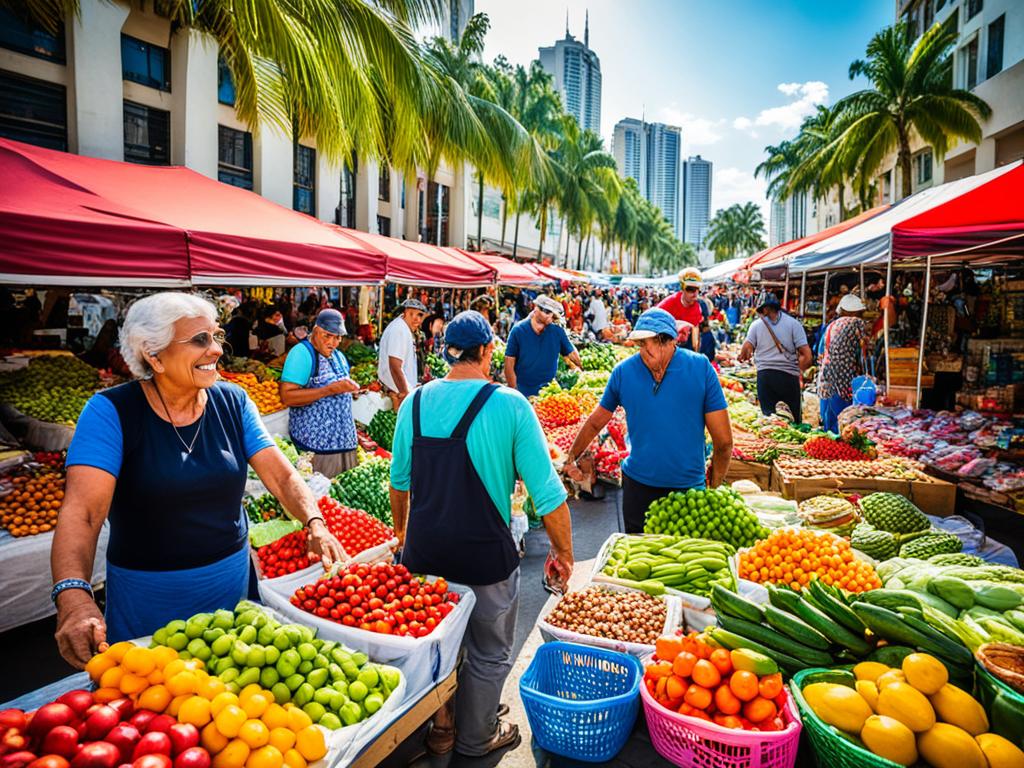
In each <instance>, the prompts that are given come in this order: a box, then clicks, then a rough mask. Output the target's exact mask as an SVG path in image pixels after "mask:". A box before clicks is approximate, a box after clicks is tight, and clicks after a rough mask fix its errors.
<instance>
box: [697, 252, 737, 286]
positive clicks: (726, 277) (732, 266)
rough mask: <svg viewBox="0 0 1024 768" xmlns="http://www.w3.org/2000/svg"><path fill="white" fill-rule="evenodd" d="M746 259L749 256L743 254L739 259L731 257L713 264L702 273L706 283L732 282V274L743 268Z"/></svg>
mask: <svg viewBox="0 0 1024 768" xmlns="http://www.w3.org/2000/svg"><path fill="white" fill-rule="evenodd" d="M746 261H747V257H746V256H743V257H741V258H739V259H729V260H728V261H723V262H720V263H718V264H712V265H711V266H710V267H708V268H707V269H705V270H704V271H703V272H702V273H701V277H702V278H703V280H704V282H705V283H727V282H730V281H731V280H732V276H733V275H735V274H736V273H737V272H739V271H740V270H741V269H743V264H744V263H745V262H746Z"/></svg>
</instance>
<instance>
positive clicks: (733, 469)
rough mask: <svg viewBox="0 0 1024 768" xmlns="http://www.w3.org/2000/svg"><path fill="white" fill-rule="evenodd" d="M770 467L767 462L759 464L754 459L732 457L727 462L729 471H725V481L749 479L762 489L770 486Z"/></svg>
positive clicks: (733, 481) (732, 481)
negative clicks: (745, 459) (746, 459)
mask: <svg viewBox="0 0 1024 768" xmlns="http://www.w3.org/2000/svg"><path fill="white" fill-rule="evenodd" d="M771 478H772V468H771V466H769V465H768V464H759V463H757V462H755V461H743V460H742V459H733V460H732V461H730V462H729V471H728V472H726V473H725V482H726V483H735V482H736V481H737V480H750V481H751V482H754V483H756V484H757V486H758V487H759V488H761V489H762V490H768V489H769V488H770V487H771Z"/></svg>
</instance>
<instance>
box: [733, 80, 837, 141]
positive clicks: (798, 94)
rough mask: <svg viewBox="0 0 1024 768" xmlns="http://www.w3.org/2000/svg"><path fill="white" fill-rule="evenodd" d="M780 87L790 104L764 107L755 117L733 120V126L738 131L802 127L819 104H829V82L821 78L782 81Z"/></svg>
mask: <svg viewBox="0 0 1024 768" xmlns="http://www.w3.org/2000/svg"><path fill="white" fill-rule="evenodd" d="M778 89H779V92H780V93H782V94H783V95H784V96H788V97H789V98H790V101H789V103H788V104H783V105H781V106H778V107H769V108H767V109H762V110H761V111H760V112H758V114H757V116H756V117H755V118H753V119H751V118H749V117H737V118H736V119H735V120H733V122H732V125H733V128H735V129H736V130H738V131H751V129H753V128H755V127H763V128H782V129H784V130H793V129H795V128H799V127H800V123H802V122H803V120H804V118H805V117H808V116H809V115H812V114H814V110H815V107H817V106H818V105H819V104H828V84H827V83H823V82H821V81H820V80H808V81H807V82H806V83H780V84H779V85H778ZM752 135H756V134H752Z"/></svg>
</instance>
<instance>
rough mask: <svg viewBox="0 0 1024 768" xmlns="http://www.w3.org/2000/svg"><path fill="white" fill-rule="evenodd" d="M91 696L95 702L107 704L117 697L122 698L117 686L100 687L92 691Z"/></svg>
mask: <svg viewBox="0 0 1024 768" xmlns="http://www.w3.org/2000/svg"><path fill="white" fill-rule="evenodd" d="M92 698H93V701H95V702H96V703H97V704H109V703H110V702H112V701H116V700H117V699H123V698H124V694H123V693H121V690H120V689H119V688H100V689H99V690H97V691H95V692H94V693H93V695H92Z"/></svg>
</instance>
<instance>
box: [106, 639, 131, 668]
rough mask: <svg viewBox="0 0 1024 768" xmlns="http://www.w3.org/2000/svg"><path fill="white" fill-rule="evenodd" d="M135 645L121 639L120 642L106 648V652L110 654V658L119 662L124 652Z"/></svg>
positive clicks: (122, 658)
mask: <svg viewBox="0 0 1024 768" xmlns="http://www.w3.org/2000/svg"><path fill="white" fill-rule="evenodd" d="M135 647H136V646H135V644H134V643H130V642H128V641H127V640H122V641H121V642H120V643H114V644H113V645H112V646H110V647H109V648H107V653H108V654H110V658H112V659H113V660H114V661H116V662H117V663H118V664H120V663H121V661H122V660H124V657H125V654H126V653H128V651H129V650H131V649H132V648H135Z"/></svg>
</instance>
